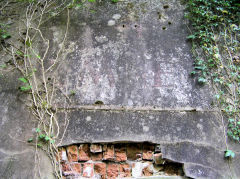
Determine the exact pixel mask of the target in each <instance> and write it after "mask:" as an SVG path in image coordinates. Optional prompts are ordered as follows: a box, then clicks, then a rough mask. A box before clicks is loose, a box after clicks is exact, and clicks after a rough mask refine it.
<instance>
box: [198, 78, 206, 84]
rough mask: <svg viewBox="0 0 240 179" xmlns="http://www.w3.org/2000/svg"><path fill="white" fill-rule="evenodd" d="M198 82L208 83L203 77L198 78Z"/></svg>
mask: <svg viewBox="0 0 240 179" xmlns="http://www.w3.org/2000/svg"><path fill="white" fill-rule="evenodd" d="M198 82H199V83H206V82H207V80H206V79H205V78H203V77H199V78H198Z"/></svg>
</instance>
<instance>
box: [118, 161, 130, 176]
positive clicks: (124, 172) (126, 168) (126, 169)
mask: <svg viewBox="0 0 240 179" xmlns="http://www.w3.org/2000/svg"><path fill="white" fill-rule="evenodd" d="M119 177H120V178H124V177H131V166H130V165H129V164H120V165H119Z"/></svg>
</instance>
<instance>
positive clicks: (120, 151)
mask: <svg viewBox="0 0 240 179" xmlns="http://www.w3.org/2000/svg"><path fill="white" fill-rule="evenodd" d="M115 160H116V161H117V162H124V161H126V160H127V153H126V147H125V146H124V145H115Z"/></svg>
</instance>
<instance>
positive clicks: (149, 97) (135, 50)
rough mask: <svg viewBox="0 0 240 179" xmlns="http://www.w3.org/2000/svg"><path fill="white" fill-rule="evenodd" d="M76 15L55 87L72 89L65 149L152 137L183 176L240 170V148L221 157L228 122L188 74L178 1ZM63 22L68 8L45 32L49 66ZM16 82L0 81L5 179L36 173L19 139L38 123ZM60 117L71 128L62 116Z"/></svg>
mask: <svg viewBox="0 0 240 179" xmlns="http://www.w3.org/2000/svg"><path fill="white" fill-rule="evenodd" d="M91 10H94V11H91ZM70 14H71V20H70V27H69V33H68V38H67V47H66V49H65V50H64V53H65V56H64V57H63V59H62V63H61V66H60V67H59V68H58V71H57V72H56V74H57V76H58V78H59V79H58V80H59V82H58V84H57V86H58V87H59V88H61V89H62V91H64V92H65V91H66V89H67V93H68V94H70V93H71V91H73V92H74V93H75V95H72V96H71V97H70V100H71V103H69V104H68V105H67V107H68V109H67V112H68V119H69V125H68V128H67V130H66V133H64V134H65V135H64V136H63V141H62V143H61V145H62V146H65V145H70V144H75V143H77V144H79V143H100V142H101V143H109V142H145V141H147V142H152V143H157V144H161V150H162V153H163V157H164V158H166V159H169V160H172V161H175V162H179V163H182V164H183V165H184V171H185V174H186V176H189V177H192V178H211V179H215V178H231V176H233V177H232V178H238V177H239V176H240V170H239V166H238V165H237V164H238V163H240V157H239V154H240V150H239V146H238V145H236V144H234V143H229V147H230V149H232V150H234V152H235V153H236V157H235V158H234V159H233V160H232V161H231V162H228V161H226V160H224V157H223V156H224V151H225V150H226V146H225V139H224V130H223V129H224V127H223V124H222V122H221V118H220V116H219V115H218V113H217V112H216V111H214V109H211V105H210V104H211V102H212V97H211V96H212V89H211V87H210V86H208V85H206V86H199V85H198V84H196V82H195V81H194V79H192V78H191V77H190V76H189V72H191V71H192V63H193V59H192V57H191V52H190V49H191V44H190V43H188V42H187V41H186V36H187V35H188V30H187V26H186V22H185V21H184V17H183V15H184V6H183V5H181V3H180V1H177V0H168V1H161V2H160V1H158V0H151V1H149V0H127V1H123V2H119V3H117V4H112V3H110V2H108V1H102V2H101V3H96V4H92V5H88V6H87V7H86V8H85V9H84V10H79V11H75V10H72V11H71V13H70ZM65 24H66V14H62V15H61V16H60V17H56V18H55V19H54V20H52V21H51V22H49V23H48V24H46V25H45V26H44V28H43V31H45V35H46V36H47V38H48V39H49V40H50V44H51V48H50V53H49V54H48V56H49V63H52V61H53V58H54V55H55V53H56V51H55V50H56V49H59V45H60V43H61V41H62V38H63V35H64V32H65V27H66V26H65ZM39 51H40V52H41V45H40V47H39ZM50 76H51V74H50ZM17 78H18V75H16V74H10V75H9V74H8V75H5V76H4V78H0V85H1V86H0V114H1V118H0V124H1V125H0V129H1V130H0V136H1V137H0V142H1V147H0V178H14V179H15V178H32V177H33V173H34V172H33V170H34V169H33V168H34V148H33V147H31V146H29V145H27V144H26V143H24V142H22V141H26V140H27V139H29V138H30V137H31V136H32V134H33V131H32V129H34V127H35V126H34V123H32V122H30V121H31V120H30V118H31V115H30V114H29V113H27V112H26V111H27V110H26V108H25V106H24V104H23V103H22V102H21V95H20V94H19V92H18V91H17V88H18V84H17V83H16V79H17ZM55 98H56V100H57V101H56V104H55V107H56V108H58V109H59V110H60V111H61V110H62V111H64V107H66V105H64V102H63V101H64V97H63V96H62V95H60V94H57V95H56V96H55ZM96 101H101V102H102V103H104V105H94V103H95V102H96ZM65 112H66V111H65ZM58 119H59V121H60V124H61V125H64V124H66V123H65V122H66V121H65V116H64V112H62V113H61V112H60V114H59V116H58ZM62 134H63V131H62ZM40 159H41V161H42V162H43V165H42V166H44V165H45V166H44V167H42V174H43V176H42V177H43V178H44V177H45V178H51V176H50V175H51V172H50V167H49V166H50V163H49V162H48V160H47V159H45V158H43V156H42V155H41V157H40ZM45 162H46V164H44V163H45ZM29 171H30V172H29Z"/></svg>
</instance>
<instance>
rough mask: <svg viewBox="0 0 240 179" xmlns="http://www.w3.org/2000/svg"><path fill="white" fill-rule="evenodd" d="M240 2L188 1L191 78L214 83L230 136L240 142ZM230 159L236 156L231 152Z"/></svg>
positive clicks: (201, 82) (218, 102)
mask: <svg viewBox="0 0 240 179" xmlns="http://www.w3.org/2000/svg"><path fill="white" fill-rule="evenodd" d="M239 7H240V3H239V1H238V0H188V1H187V13H186V14H185V17H186V18H188V19H189V21H190V22H191V27H190V29H191V32H192V33H191V35H189V36H188V37H187V39H188V40H189V41H191V42H192V44H193V48H192V52H193V55H194V57H195V62H194V71H192V72H191V76H195V77H197V78H198V82H199V83H200V84H205V83H207V82H212V84H213V85H214V86H215V89H216V95H215V101H216V104H217V105H218V107H220V108H221V110H222V111H223V113H224V115H225V116H227V117H228V133H227V134H228V136H229V137H231V138H232V139H233V140H235V141H238V142H240V107H239V106H240V56H239V54H240V45H239V44H240V43H239V40H240V11H239ZM225 156H226V157H231V158H233V157H234V153H233V152H232V151H227V152H226V154H225Z"/></svg>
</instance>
